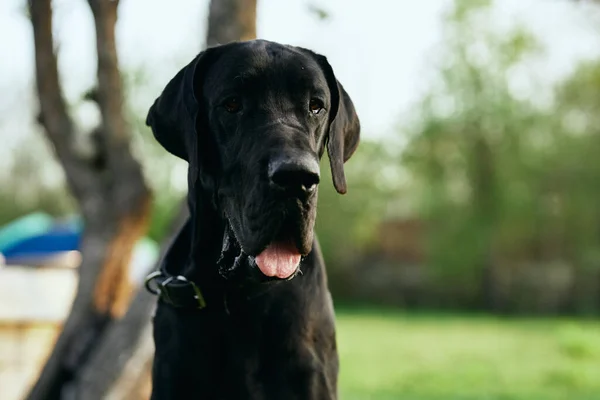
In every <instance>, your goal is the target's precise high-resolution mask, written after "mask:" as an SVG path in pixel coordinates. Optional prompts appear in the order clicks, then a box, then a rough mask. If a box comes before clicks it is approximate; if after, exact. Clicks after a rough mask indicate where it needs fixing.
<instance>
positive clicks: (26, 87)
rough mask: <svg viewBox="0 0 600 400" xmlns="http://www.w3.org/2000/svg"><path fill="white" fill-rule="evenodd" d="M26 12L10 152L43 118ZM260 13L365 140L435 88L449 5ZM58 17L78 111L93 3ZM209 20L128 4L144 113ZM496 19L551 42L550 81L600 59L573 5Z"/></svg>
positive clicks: (12, 42)
mask: <svg viewBox="0 0 600 400" xmlns="http://www.w3.org/2000/svg"><path fill="white" fill-rule="evenodd" d="M24 3H25V0H2V1H0V54H2V55H3V56H2V61H0V136H1V137H2V142H3V143H4V146H3V147H5V149H7V148H10V146H11V143H12V144H16V143H21V142H22V141H23V140H31V139H30V138H29V137H28V136H27V135H28V133H27V132H26V129H23V127H25V126H30V125H31V123H32V115H34V114H35V111H36V108H37V105H36V102H35V101H34V100H32V99H33V97H32V96H33V93H34V92H33V88H34V86H33V40H32V32H31V26H30V22H29V20H28V19H27V18H26V15H25V12H24ZM258 3H259V8H258V23H257V26H258V36H259V37H261V38H265V39H269V40H274V41H279V42H282V43H288V44H293V45H300V46H304V47H308V48H311V49H313V50H315V51H317V52H319V53H321V54H324V55H325V56H327V57H328V59H329V61H330V63H331V64H332V66H333V68H334V71H335V72H336V75H337V77H338V79H339V80H340V81H341V82H342V84H343V85H344V86H345V88H346V89H347V91H348V92H349V94H350V96H351V97H352V99H353V101H354V103H355V105H356V108H357V111H358V114H359V116H360V118H361V123H362V126H363V135H364V136H365V137H368V138H381V137H385V136H386V135H389V134H390V133H392V132H394V131H395V129H397V126H398V123H399V119H400V116H401V115H403V113H405V112H407V111H408V110H410V106H411V104H413V103H414V102H415V101H417V100H418V99H419V97H420V96H421V94H422V93H423V91H424V90H425V89H426V88H427V85H428V83H429V82H430V79H428V77H429V76H430V75H428V72H430V71H431V69H432V68H433V65H434V64H433V62H434V60H435V58H436V54H437V51H438V50H437V48H436V45H437V44H439V42H440V40H441V39H442V36H441V35H442V17H443V14H444V12H445V10H446V9H447V8H448V6H449V5H451V0H422V1H418V2H417V1H405V0H369V1H353V0H319V1H315V4H318V6H319V7H320V8H322V9H324V10H326V11H328V12H329V14H330V16H331V18H329V19H327V20H325V21H321V20H319V19H318V18H316V17H315V15H314V14H313V13H311V12H310V5H311V4H313V3H312V2H311V1H309V0H285V1H282V0H259V1H258ZM570 3H571V4H570ZM54 8H55V36H56V42H57V46H58V48H59V51H60V52H59V55H60V59H59V67H60V70H61V73H62V77H63V84H64V89H65V93H66V95H67V98H68V99H70V100H71V101H73V102H74V101H76V99H77V98H78V97H79V96H80V95H81V93H82V92H84V91H85V90H87V89H88V88H90V87H91V86H92V85H93V83H94V79H95V62H96V61H95V55H94V50H95V41H94V40H95V39H94V30H93V29H94V28H93V21H92V18H91V13H90V11H89V8H88V5H87V2H86V1H85V0H54ZM207 13H208V1H207V0H170V1H165V0H121V5H120V9H119V21H118V25H117V40H118V51H119V56H120V62H121V66H122V69H123V70H125V71H137V70H143V71H144V74H145V76H146V77H147V78H148V79H149V80H150V81H151V83H152V85H151V88H152V90H154V92H152V91H150V92H149V93H147V94H144V96H143V98H142V100H141V101H142V103H144V102H146V104H145V106H146V107H148V106H150V104H151V103H152V102H153V100H154V98H155V97H156V96H157V95H158V94H159V92H160V90H161V89H162V87H164V85H165V84H166V83H167V82H168V80H169V79H170V78H171V77H172V76H173V75H174V74H175V73H176V72H177V71H178V70H179V69H180V68H181V67H182V66H184V65H185V64H187V63H188V61H189V60H191V58H192V57H194V55H195V54H196V53H197V52H198V51H199V49H200V48H201V46H202V44H203V42H204V33H205V29H206V23H205V21H206V17H207ZM494 15H495V18H496V20H497V21H498V22H499V23H502V22H505V23H508V24H510V23H512V22H514V21H521V22H523V23H525V24H526V25H527V26H528V27H530V29H531V30H532V31H533V32H534V33H536V34H538V35H539V36H540V37H542V38H543V40H544V42H545V44H546V46H547V51H548V52H547V58H545V60H544V61H545V62H544V63H543V64H542V65H540V66H537V67H536V68H538V69H539V71H538V70H536V71H538V72H539V74H540V76H543V77H544V78H545V79H548V80H552V79H556V78H557V77H560V76H563V75H564V74H567V73H568V72H569V71H570V70H571V69H572V68H573V67H574V66H575V65H576V62H577V60H580V59H582V58H586V57H592V56H595V55H597V54H598V52H599V49H600V46H599V43H598V41H599V39H600V29H598V27H600V22H599V20H598V19H596V20H595V21H596V22H597V24H596V25H594V20H593V19H590V18H587V17H586V15H585V12H582V10H581V9H578V8H576V7H573V6H572V2H571V1H569V0H497V1H496V6H495V8H494ZM142 106H144V104H142ZM142 108H145V107H142ZM88 111H89V110H88ZM82 112H83V115H87V116H89V115H91V114H90V112H88V113H87V114H86V111H85V109H84V110H83V111H82ZM90 119H92V118H89V117H86V118H83V119H81V118H80V120H81V123H82V124H84V125H85V123H86V122H87V123H90V124H92V122H90V121H89V120H90ZM1 151H2V149H1V147H0V152H1ZM1 158H2V157H0V159H1Z"/></svg>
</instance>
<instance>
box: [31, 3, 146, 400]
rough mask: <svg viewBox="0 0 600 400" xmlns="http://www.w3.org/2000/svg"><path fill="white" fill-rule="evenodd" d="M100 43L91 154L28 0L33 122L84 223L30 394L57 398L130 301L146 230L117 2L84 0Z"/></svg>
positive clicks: (48, 16)
mask: <svg viewBox="0 0 600 400" xmlns="http://www.w3.org/2000/svg"><path fill="white" fill-rule="evenodd" d="M90 6H91V8H92V12H93V15H94V21H95V23H96V38H97V47H98V88H97V103H98V106H99V108H100V113H101V124H100V126H99V127H98V128H97V129H96V130H95V131H94V133H93V135H94V137H95V139H96V140H95V146H94V152H93V155H91V156H89V155H84V154H80V153H78V151H77V149H76V147H75V143H76V142H77V140H76V139H77V135H78V132H77V131H76V127H75V124H74V123H73V120H72V118H71V117H70V115H69V113H68V111H67V106H66V101H65V99H64V97H63V95H62V89H61V85H60V78H59V73H58V66H57V57H56V54H55V52H54V42H53V36H52V5H51V0H29V8H30V14H31V22H32V26H33V34H34V49H35V63H36V82H37V92H38V97H39V103H40V115H39V121H40V123H41V125H42V126H43V128H44V131H45V133H46V137H47V139H48V140H49V141H50V143H51V145H52V146H53V148H54V152H55V155H56V157H57V159H58V160H59V162H60V163H61V165H62V167H63V169H64V172H65V176H66V180H67V184H68V186H69V189H70V191H71V192H72V194H73V196H74V197H75V199H76V200H77V202H78V204H79V207H80V211H81V214H82V216H83V219H84V221H85V230H84V233H83V237H82V240H81V245H80V248H81V252H82V256H83V258H82V264H81V266H80V269H79V284H78V288H77V294H76V296H75V300H74V302H73V305H72V308H71V312H70V314H69V316H68V318H67V320H66V322H65V324H64V328H63V331H62V333H61V335H60V336H59V338H58V340H57V342H56V344H55V347H54V349H53V351H52V353H51V355H50V357H49V359H48V361H47V363H46V365H45V366H44V368H43V370H42V372H41V374H40V376H39V379H38V381H37V382H36V384H35V385H34V387H33V388H32V390H31V392H30V393H29V395H28V398H29V399H56V398H61V397H62V396H63V395H64V393H65V391H64V390H63V389H64V387H65V385H66V383H68V382H69V381H71V380H72V379H73V377H74V374H75V371H76V370H77V368H79V366H80V365H82V364H83V363H84V362H85V359H86V358H87V356H88V354H89V353H90V349H92V348H93V346H94V344H95V342H96V341H97V340H98V338H99V337H100V335H101V333H102V331H103V329H104V327H105V326H106V325H107V323H108V322H109V321H110V320H111V319H112V318H114V317H115V316H119V315H121V314H122V313H123V312H124V310H125V309H126V305H127V303H128V297H129V293H128V292H129V290H128V287H127V285H128V280H127V279H126V278H125V277H126V276H127V272H128V271H127V270H128V265H129V262H130V259H131V255H132V251H133V247H134V245H135V243H136V242H137V240H138V239H139V238H140V237H141V236H142V235H143V234H144V232H145V230H146V227H147V221H148V217H149V214H150V200H151V196H150V192H149V190H148V188H147V186H146V184H145V181H144V179H143V175H142V171H141V167H140V165H139V164H138V163H137V161H136V160H135V159H134V158H133V156H132V155H131V152H130V149H129V134H128V133H129V132H128V127H127V123H126V121H125V118H124V116H123V109H122V104H123V95H122V87H121V80H120V74H119V70H118V58H117V53H116V44H115V37H114V27H115V23H116V19H117V6H118V1H102V0H96V1H92V0H90Z"/></svg>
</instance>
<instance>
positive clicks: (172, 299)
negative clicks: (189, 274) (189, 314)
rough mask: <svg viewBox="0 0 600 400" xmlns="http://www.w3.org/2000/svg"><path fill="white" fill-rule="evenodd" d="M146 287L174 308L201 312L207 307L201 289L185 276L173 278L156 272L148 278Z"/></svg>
mask: <svg viewBox="0 0 600 400" xmlns="http://www.w3.org/2000/svg"><path fill="white" fill-rule="evenodd" d="M153 284H154V285H153ZM145 287H146V290H148V291H149V292H150V293H152V294H154V295H157V296H158V298H159V299H160V300H162V301H163V302H165V303H167V304H169V305H171V306H173V307H177V308H196V309H199V310H201V309H203V308H205V307H206V301H205V300H204V296H203V295H202V292H201V291H200V288H198V286H197V285H196V284H195V283H194V282H192V281H191V280H188V279H187V278H186V277H185V276H183V275H177V276H173V275H169V274H167V273H166V272H163V271H154V272H152V273H150V274H149V275H148V276H147V277H146V281H145Z"/></svg>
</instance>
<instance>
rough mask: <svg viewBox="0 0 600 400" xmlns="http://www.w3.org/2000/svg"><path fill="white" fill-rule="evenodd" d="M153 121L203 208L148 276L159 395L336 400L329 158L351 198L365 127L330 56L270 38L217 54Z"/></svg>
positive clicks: (157, 107)
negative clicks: (327, 232)
mask: <svg viewBox="0 0 600 400" xmlns="http://www.w3.org/2000/svg"><path fill="white" fill-rule="evenodd" d="M147 124H148V125H149V126H150V127H152V131H153V133H154V136H155V137H156V139H157V140H158V141H159V142H160V143H161V144H162V145H163V146H164V147H165V148H166V149H167V150H168V151H169V152H171V153H172V154H174V155H176V156H178V157H181V158H183V159H185V160H187V161H188V163H189V170H188V184H189V194H188V205H189V209H190V218H189V220H188V222H187V223H186V225H185V226H184V228H183V229H182V230H181V232H180V233H179V235H178V236H177V238H176V240H175V241H174V243H173V244H172V246H171V248H170V249H169V252H168V253H167V255H166V257H165V259H164V261H163V265H162V268H161V271H160V272H157V273H155V274H152V275H151V276H150V277H149V281H148V285H149V288H150V289H151V290H153V291H155V292H156V293H159V294H160V301H159V305H158V308H157V310H156V315H155V318H154V340H155V345H156V353H155V359H154V366H153V394H152V399H155V400H158V399H164V400H177V399H277V400H284V399H285V400H291V399H320V400H321V399H336V398H337V375H338V355H337V350H336V339H335V326H334V312H333V304H332V301H331V296H330V293H329V290H328V288H327V278H326V274H325V267H324V265H323V260H322V257H321V253H320V249H319V246H318V243H317V241H316V239H315V238H314V233H313V228H314V222H315V216H316V203H317V186H318V183H319V160H320V158H321V156H322V155H323V153H324V150H325V148H327V150H328V154H329V159H330V163H331V172H332V175H333V184H334V186H335V188H336V190H337V191H338V192H339V193H345V192H346V181H345V177H344V170H343V164H344V162H345V161H346V160H348V159H349V158H350V156H351V155H352V153H353V152H354V151H355V149H356V147H357V145H358V142H359V131H360V125H359V121H358V117H357V115H356V113H355V110H354V106H353V104H352V101H351V100H350V97H349V96H348V94H347V93H346V92H345V91H344V89H343V87H342V86H341V85H340V84H339V82H337V80H336V78H335V75H334V73H333V71H332V69H331V66H330V65H329V63H328V62H327V60H326V58H325V57H323V56H320V55H318V54H315V53H313V52H311V51H309V50H306V49H303V48H298V47H292V46H285V45H280V44H277V43H273V42H268V41H264V40H255V41H249V42H240V43H231V44H227V45H223V46H217V47H214V48H210V49H208V50H206V51H204V52H202V53H200V55H198V56H197V57H196V58H195V59H194V60H193V61H192V62H191V63H190V64H189V65H188V66H186V67H185V68H184V69H182V70H181V71H180V72H179V73H178V74H177V75H176V76H175V78H173V80H171V82H169V84H168V85H167V86H166V88H165V89H164V91H163V93H162V94H161V96H160V97H159V98H158V99H157V100H156V102H155V103H154V105H153V106H152V107H151V108H150V112H149V114H148V118H147ZM292 278H293V279H292ZM154 285H156V286H154Z"/></svg>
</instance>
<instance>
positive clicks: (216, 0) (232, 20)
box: [206, 0, 257, 47]
mask: <svg viewBox="0 0 600 400" xmlns="http://www.w3.org/2000/svg"><path fill="white" fill-rule="evenodd" d="M256 1H257V0H211V2H210V12H209V18H208V32H207V35H206V45H207V47H211V46H215V45H218V44H226V43H229V42H235V41H244V40H251V39H254V38H256Z"/></svg>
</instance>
